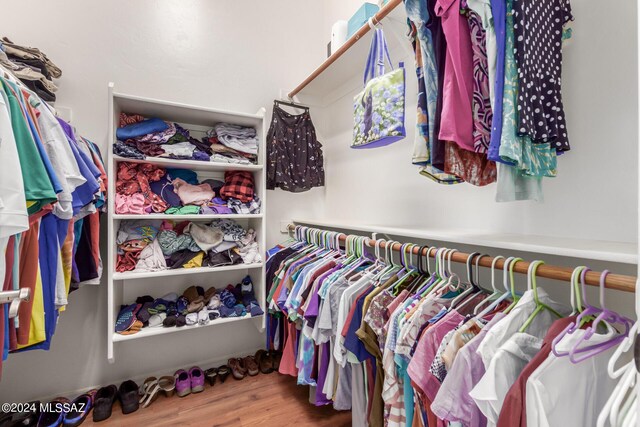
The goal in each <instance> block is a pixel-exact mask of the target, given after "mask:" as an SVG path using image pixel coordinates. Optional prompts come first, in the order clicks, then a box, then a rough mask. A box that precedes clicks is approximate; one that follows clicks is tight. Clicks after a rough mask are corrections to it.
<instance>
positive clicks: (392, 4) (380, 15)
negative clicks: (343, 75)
mask: <svg viewBox="0 0 640 427" xmlns="http://www.w3.org/2000/svg"><path fill="white" fill-rule="evenodd" d="M399 4H402V0H389V2H388V3H387V4H385V5H384V6H382V8H380V10H379V11H378V12H377V13H376V14H375V15H373V23H374V24H376V25H377V24H379V23H380V21H381V20H382V19H384V18H385V17H386V16H387V15H388V14H389V13H391V11H392V10H393V9H395V8H396V7H397V6H398V5H399ZM370 30H371V28H369V24H368V23H366V24H364V25H363V26H362V27H360V29H359V30H358V31H356V33H355V34H354V35H352V36H351V37H349V40H347V41H346V42H345V43H344V44H343V45H342V46H340V48H339V49H338V50H336V51H335V52H333V53H332V54H331V56H330V57H329V58H327V60H326V61H324V62H323V63H322V64H321V65H320V66H319V67H318V68H316V69H315V70H314V71H313V72H312V73H311V74H309V76H308V77H307V78H306V79H304V80H303V81H302V83H300V84H299V85H298V86H297V87H296V88H295V89H293V90H292V91H291V92H289V94H288V96H289V99H293V97H294V96H296V95H297V94H298V93H300V91H302V89H304V88H305V87H307V85H308V84H309V83H311V82H312V81H313V80H315V79H316V77H318V76H319V75H320V74H322V72H323V71H324V70H326V69H327V68H329V66H330V65H331V64H333V63H334V62H336V61H337V60H338V58H340V57H341V56H342V55H343V54H344V53H345V52H346V51H347V50H349V49H350V48H351V46H353V45H354V44H356V42H357V41H358V40H360V38H361V37H362V36H364V35H365V34H367V33H368V32H369V31H370ZM365 59H366V58H363V59H362V60H363V63H364V60H365Z"/></svg>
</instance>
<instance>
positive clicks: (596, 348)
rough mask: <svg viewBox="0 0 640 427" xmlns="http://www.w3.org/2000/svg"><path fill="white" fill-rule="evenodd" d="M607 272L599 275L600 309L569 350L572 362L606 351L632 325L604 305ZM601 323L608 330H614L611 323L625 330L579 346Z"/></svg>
mask: <svg viewBox="0 0 640 427" xmlns="http://www.w3.org/2000/svg"><path fill="white" fill-rule="evenodd" d="M608 274H609V270H604V271H603V272H602V274H601V275H600V305H601V308H600V309H601V311H600V314H599V315H598V317H596V319H595V320H594V321H593V323H592V325H591V326H589V327H588V328H587V330H586V332H585V333H584V335H583V336H582V337H581V338H580V339H579V340H578V342H576V344H575V345H574V346H573V348H572V349H571V350H570V351H569V360H571V362H573V363H579V362H581V361H583V360H586V359H588V358H590V357H593V356H595V355H597V354H600V353H602V352H604V351H607V350H608V349H610V348H611V347H613V346H615V345H617V344H618V343H620V342H622V341H623V340H624V339H625V337H627V336H628V335H629V331H630V330H631V327H632V323H633V322H632V321H631V320H630V319H628V318H626V317H624V316H622V315H620V314H618V313H616V312H615V311H612V310H609V309H607V307H606V305H605V297H604V295H605V281H606V278H607V275H608ZM582 284H583V286H585V284H584V281H583V282H582ZM582 293H583V294H585V293H586V289H584V287H583V289H582ZM601 323H605V326H607V328H608V329H609V331H610V332H613V331H615V330H614V329H613V326H612V325H622V326H624V328H625V331H624V332H623V333H621V334H617V335H615V336H614V337H613V338H612V339H610V340H608V341H605V342H601V343H597V344H592V345H587V346H583V347H581V345H582V344H584V343H585V342H588V341H589V339H590V338H591V337H593V335H595V334H596V332H597V328H598V325H599V324H601Z"/></svg>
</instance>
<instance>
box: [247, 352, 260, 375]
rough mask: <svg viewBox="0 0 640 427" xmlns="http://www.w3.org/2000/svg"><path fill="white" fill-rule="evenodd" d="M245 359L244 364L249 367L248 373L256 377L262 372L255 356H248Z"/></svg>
mask: <svg viewBox="0 0 640 427" xmlns="http://www.w3.org/2000/svg"><path fill="white" fill-rule="evenodd" d="M243 360H244V366H245V367H246V368H247V373H248V374H249V375H250V376H252V377H255V376H256V375H258V374H259V373H260V369H259V367H258V364H257V363H256V359H254V357H253V356H247V357H245V358H244V359H243Z"/></svg>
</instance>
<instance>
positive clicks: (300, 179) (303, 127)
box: [267, 105, 324, 193]
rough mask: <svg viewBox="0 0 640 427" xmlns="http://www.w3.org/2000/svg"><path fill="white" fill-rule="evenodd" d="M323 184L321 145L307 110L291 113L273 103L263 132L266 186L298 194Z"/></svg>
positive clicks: (270, 188)
mask: <svg viewBox="0 0 640 427" xmlns="http://www.w3.org/2000/svg"><path fill="white" fill-rule="evenodd" d="M323 185H324V165H323V156H322V145H321V144H320V142H318V139H317V138H316V130H315V127H314V126H313V123H312V122H311V116H310V115H309V112H304V113H302V114H298V115H294V114H289V113H287V112H286V111H284V110H283V109H282V108H280V107H279V106H277V105H274V106H273V117H272V119H271V126H270V127H269V133H268V134H267V189H269V190H273V189H275V188H276V187H277V188H281V189H282V190H285V191H291V192H293V193H299V192H302V191H307V190H309V189H311V188H313V187H321V186H323Z"/></svg>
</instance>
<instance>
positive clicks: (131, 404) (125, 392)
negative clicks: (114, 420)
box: [118, 380, 140, 415]
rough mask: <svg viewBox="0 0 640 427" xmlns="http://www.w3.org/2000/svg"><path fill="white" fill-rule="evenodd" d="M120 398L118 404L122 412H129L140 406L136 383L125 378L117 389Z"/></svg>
mask: <svg viewBox="0 0 640 427" xmlns="http://www.w3.org/2000/svg"><path fill="white" fill-rule="evenodd" d="M118 397H119V398H120V406H121V407H122V413H123V414H125V415H126V414H130V413H132V412H135V411H137V410H138V407H139V406H140V396H139V395H138V384H136V383H135V382H134V381H131V380H127V381H125V382H123V383H122V384H120V390H119V391H118Z"/></svg>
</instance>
